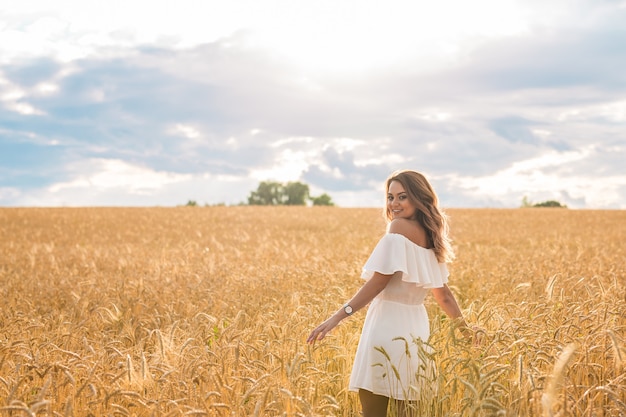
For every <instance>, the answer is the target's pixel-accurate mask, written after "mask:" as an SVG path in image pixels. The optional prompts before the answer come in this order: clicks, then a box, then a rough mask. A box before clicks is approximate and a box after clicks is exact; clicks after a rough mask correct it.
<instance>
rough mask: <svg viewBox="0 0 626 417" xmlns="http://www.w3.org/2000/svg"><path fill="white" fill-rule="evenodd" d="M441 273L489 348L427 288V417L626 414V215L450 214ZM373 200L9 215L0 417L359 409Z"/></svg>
mask: <svg viewBox="0 0 626 417" xmlns="http://www.w3.org/2000/svg"><path fill="white" fill-rule="evenodd" d="M448 214H449V215H450V216H451V227H452V235H453V239H454V246H455V249H456V252H457V260H456V261H455V262H454V263H452V264H451V265H450V266H449V269H450V272H451V276H450V284H451V287H452V288H453V290H454V292H455V293H456V294H457V297H458V300H459V302H460V304H461V306H462V308H463V310H464V312H465V315H466V317H467V319H468V321H469V322H471V323H472V324H476V325H478V326H480V327H481V328H482V329H484V331H485V335H484V337H483V341H482V344H481V345H474V344H471V343H466V342H464V341H462V340H456V339H455V337H454V334H455V333H454V332H453V331H452V329H451V325H450V322H449V321H448V320H447V319H446V318H445V316H444V315H442V312H441V311H440V310H439V308H438V307H437V305H436V304H435V303H434V301H433V300H432V298H429V299H428V305H427V308H428V311H429V314H430V317H431V322H432V329H433V336H432V338H431V340H430V341H429V343H430V344H431V345H432V346H433V347H434V349H435V354H434V360H435V362H436V363H437V366H438V374H437V376H436V377H435V379H434V380H433V381H432V384H433V385H434V386H436V387H437V389H438V393H439V394H438V396H437V398H436V399H434V400H433V401H431V402H423V403H419V404H415V405H414V406H415V415H416V416H417V415H419V416H426V415H428V416H505V417H509V416H510V417H513V416H624V415H626V244H625V238H626V211H582V210H567V209H540V208H528V209H511V210H491V209H480V210H479V209H476V210H462V209H456V210H449V211H448ZM384 226H385V225H384V221H383V219H382V216H381V213H380V210H377V209H348V208H333V207H324V208H322V207H310V208H307V207H243V206H242V207H179V208H59V209H35V208H31V209H17V208H16V209H9V208H4V209H0V235H1V236H2V239H1V240H0V284H1V285H0V295H1V297H2V304H1V306H0V416H35V415H36V416H89V415H93V416H101V415H108V416H183V415H189V416H237V417H238V416H358V415H359V412H360V406H359V403H358V397H357V395H356V394H355V393H351V392H347V390H346V388H347V384H348V378H349V374H350V369H351V366H352V358H353V355H354V352H355V349H356V343H357V341H358V338H359V333H360V326H361V323H362V321H363V318H364V312H358V313H357V314H355V315H354V316H353V317H351V318H350V319H348V320H345V321H344V322H343V323H342V324H341V325H340V326H339V327H338V328H336V329H335V330H334V331H333V333H332V334H331V336H330V337H328V338H326V339H325V340H324V341H323V342H322V343H320V344H317V345H315V347H310V346H309V345H307V344H306V343H305V340H306V337H307V335H308V333H309V332H310V330H311V329H312V328H313V327H314V326H315V325H317V324H318V323H319V322H320V321H321V320H323V319H325V318H326V317H327V316H328V315H330V314H332V313H333V312H334V311H336V309H338V308H339V307H340V306H341V305H342V304H343V302H345V301H346V300H347V299H349V298H350V297H351V295H352V294H353V293H354V292H355V291H356V290H357V289H358V287H359V286H360V285H361V284H362V281H361V280H360V278H359V275H360V269H361V266H362V264H363V263H364V262H365V260H366V259H367V256H368V255H369V252H370V251H371V250H372V248H373V247H374V245H375V244H376V242H377V240H378V239H379V238H380V236H381V235H382V234H383V233H384Z"/></svg>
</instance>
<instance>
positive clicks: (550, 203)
mask: <svg viewBox="0 0 626 417" xmlns="http://www.w3.org/2000/svg"><path fill="white" fill-rule="evenodd" d="M533 207H561V208H567V206H566V205H565V204H561V203H559V202H558V201H556V200H548V201H544V202H542V203H536V204H533Z"/></svg>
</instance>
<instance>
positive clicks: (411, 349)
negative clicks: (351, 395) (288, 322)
mask: <svg viewBox="0 0 626 417" xmlns="http://www.w3.org/2000/svg"><path fill="white" fill-rule="evenodd" d="M386 193H387V204H386V207H385V210H384V213H385V218H386V219H387V221H388V225H387V233H386V234H385V235H384V236H383V237H382V238H381V239H380V241H379V242H378V244H377V245H376V247H375V248H374V250H373V251H372V253H371V255H370V257H369V259H368V260H367V262H366V263H365V266H364V267H363V272H362V274H361V277H362V278H364V279H365V280H367V281H366V282H365V284H364V285H363V286H362V287H361V289H360V290H359V291H358V292H357V293H356V294H355V295H354V297H352V299H351V300H349V301H348V302H347V303H346V304H345V305H344V306H343V307H342V308H341V309H340V310H339V311H337V312H336V313H335V314H334V315H332V316H331V317H330V318H328V319H327V320H326V321H324V322H323V323H322V324H320V325H319V326H318V327H316V328H315V329H314V330H313V331H312V332H311V334H310V335H309V337H308V339H307V342H308V343H310V344H314V343H315V342H316V341H318V340H322V339H323V338H324V337H325V336H326V334H328V332H329V331H330V330H332V329H333V328H335V326H337V325H338V324H339V322H341V320H343V319H345V318H346V317H348V316H350V315H352V314H353V313H354V312H356V311H358V310H360V309H361V308H363V307H365V306H366V305H368V304H370V303H371V304H370V306H369V308H368V310H367V314H366V316H365V322H364V324H363V331H362V334H361V339H360V341H359V346H358V348H357V352H356V356H355V360H354V366H353V368H352V375H351V376H350V385H349V389H350V390H351V391H358V393H359V398H360V400H361V406H362V408H363V417H384V416H386V414H387V406H388V404H389V401H390V399H392V401H395V402H396V409H397V410H398V415H400V416H403V415H405V414H406V413H407V410H408V408H407V406H408V404H409V402H410V401H416V400H418V399H419V398H423V397H424V391H427V388H428V389H430V390H432V389H434V388H433V387H426V386H425V385H424V383H425V381H426V382H428V376H427V375H423V376H420V373H423V372H424V370H425V369H428V368H429V365H430V364H428V363H424V362H425V361H424V360H423V359H421V358H424V355H420V352H419V349H420V341H424V342H425V341H427V340H428V338H429V336H430V327H429V322H428V315H427V313H426V309H425V307H424V298H425V297H426V295H427V294H428V292H429V291H430V292H432V294H433V296H434V298H435V300H436V301H437V303H438V304H439V306H440V307H441V308H442V309H443V311H444V312H445V313H446V314H447V315H448V316H449V317H451V318H452V319H454V320H457V321H458V325H459V327H460V328H461V330H462V331H463V332H464V334H466V335H469V333H470V332H469V329H468V328H467V326H466V324H465V321H464V320H463V317H462V313H461V310H460V308H459V306H458V304H457V302H456V299H455V298H454V295H453V294H452V292H451V291H450V289H449V288H448V286H447V285H446V283H447V282H448V270H447V268H446V262H449V261H451V260H452V259H453V258H454V254H453V252H452V248H451V246H450V240H449V238H448V224H447V221H446V217H445V214H444V213H443V212H442V211H441V210H440V208H439V206H438V204H439V203H438V199H437V195H436V194H435V191H434V190H433V188H432V187H431V185H430V184H429V182H428V181H427V180H426V178H425V177H424V176H423V175H422V174H420V173H418V172H415V171H400V172H396V173H394V174H392V175H391V176H390V177H389V178H388V179H387V182H386Z"/></svg>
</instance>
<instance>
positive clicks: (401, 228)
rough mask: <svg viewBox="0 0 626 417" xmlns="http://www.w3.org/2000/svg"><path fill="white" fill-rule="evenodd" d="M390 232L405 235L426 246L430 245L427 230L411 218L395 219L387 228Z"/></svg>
mask: <svg viewBox="0 0 626 417" xmlns="http://www.w3.org/2000/svg"><path fill="white" fill-rule="evenodd" d="M387 230H388V232H389V233H396V234H399V235H403V236H404V237H406V238H407V239H409V240H410V241H412V242H413V243H415V244H417V245H419V246H422V247H425V248H427V247H428V239H427V238H426V231H425V230H424V228H423V227H422V225H420V224H419V223H418V222H417V221H415V220H409V219H393V220H392V221H391V222H390V223H389V228H388V229H387Z"/></svg>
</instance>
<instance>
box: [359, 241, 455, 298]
mask: <svg viewBox="0 0 626 417" xmlns="http://www.w3.org/2000/svg"><path fill="white" fill-rule="evenodd" d="M398 271H401V272H402V281H404V282H410V283H415V284H416V285H418V286H420V287H424V288H440V287H443V286H444V284H446V283H447V282H448V275H449V273H448V268H447V266H446V264H445V263H439V261H437V257H436V256H435V252H434V251H433V250H432V249H426V248H423V247H421V246H419V245H416V244H415V243H413V242H412V241H411V240H409V239H408V238H407V237H405V236H404V235H401V234H397V233H387V234H385V235H384V236H383V237H382V238H381V239H380V240H379V241H378V244H377V245H376V247H375V248H374V250H373V251H372V253H371V255H370V257H369V259H368V260H367V262H365V265H364V266H363V271H362V273H361V278H363V279H366V280H367V279H370V278H371V277H372V276H373V275H374V272H379V273H381V274H384V275H392V274H393V273H395V272H398Z"/></svg>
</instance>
